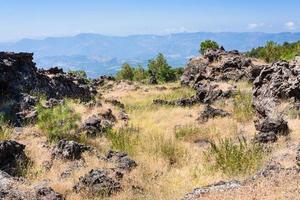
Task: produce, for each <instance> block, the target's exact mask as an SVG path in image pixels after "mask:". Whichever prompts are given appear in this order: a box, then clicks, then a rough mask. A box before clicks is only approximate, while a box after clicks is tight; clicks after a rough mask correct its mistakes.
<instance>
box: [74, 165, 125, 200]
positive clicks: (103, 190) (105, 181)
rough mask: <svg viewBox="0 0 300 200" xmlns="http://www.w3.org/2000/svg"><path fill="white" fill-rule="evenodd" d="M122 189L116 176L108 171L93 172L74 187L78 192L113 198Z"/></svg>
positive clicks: (95, 170) (98, 170) (94, 170)
mask: <svg viewBox="0 0 300 200" xmlns="http://www.w3.org/2000/svg"><path fill="white" fill-rule="evenodd" d="M117 176H118V175H117ZM121 189H122V187H121V183H120V182H119V181H118V178H117V177H116V174H113V173H112V172H111V171H110V170H107V169H93V170H91V171H90V172H89V173H88V174H86V175H85V176H83V177H81V178H80V180H79V182H78V183H77V184H76V185H75V186H74V190H75V191H76V192H88V193H90V194H94V195H100V196H111V195H112V194H114V193H116V192H118V191H120V190H121Z"/></svg>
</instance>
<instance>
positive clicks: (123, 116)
mask: <svg viewBox="0 0 300 200" xmlns="http://www.w3.org/2000/svg"><path fill="white" fill-rule="evenodd" d="M118 119H119V120H123V121H125V122H127V121H129V115H128V114H127V113H126V112H125V110H121V111H120V112H119V114H118Z"/></svg>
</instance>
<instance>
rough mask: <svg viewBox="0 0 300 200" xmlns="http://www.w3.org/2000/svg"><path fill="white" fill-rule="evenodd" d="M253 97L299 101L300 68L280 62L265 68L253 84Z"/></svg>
mask: <svg viewBox="0 0 300 200" xmlns="http://www.w3.org/2000/svg"><path fill="white" fill-rule="evenodd" d="M253 84H254V91H253V96H254V97H256V98H257V97H260V96H263V97H269V98H275V99H290V98H294V99H295V100H300V66H298V65H295V64H291V63H288V62H286V61H280V62H276V63H273V64H272V65H270V66H266V67H264V68H263V70H262V71H261V73H260V75H259V76H258V77H257V78H256V79H255V81H254V82H253Z"/></svg>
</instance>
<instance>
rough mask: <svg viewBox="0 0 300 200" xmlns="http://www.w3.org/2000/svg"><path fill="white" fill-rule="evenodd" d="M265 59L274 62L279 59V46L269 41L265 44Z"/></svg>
mask: <svg viewBox="0 0 300 200" xmlns="http://www.w3.org/2000/svg"><path fill="white" fill-rule="evenodd" d="M265 54H266V55H265V60H266V61H267V62H274V61H277V60H279V59H280V48H279V46H278V45H277V44H276V43H275V42H273V41H269V42H267V44H266V52H265Z"/></svg>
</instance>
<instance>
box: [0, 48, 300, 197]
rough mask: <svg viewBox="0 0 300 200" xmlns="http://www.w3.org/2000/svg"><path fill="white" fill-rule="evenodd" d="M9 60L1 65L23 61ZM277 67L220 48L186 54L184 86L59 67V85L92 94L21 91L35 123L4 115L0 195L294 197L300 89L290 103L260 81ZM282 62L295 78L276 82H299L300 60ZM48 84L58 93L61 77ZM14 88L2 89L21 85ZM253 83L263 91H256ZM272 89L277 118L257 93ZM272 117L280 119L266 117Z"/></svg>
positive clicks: (299, 137) (271, 79) (4, 102)
mask: <svg viewBox="0 0 300 200" xmlns="http://www.w3.org/2000/svg"><path fill="white" fill-rule="evenodd" d="M211 55H213V59H210V58H211ZM5 60H7V59H6V58H3V59H2V60H1V62H2V63H1V62H0V63H1V65H0V70H3V69H7V68H8V67H9V66H18V68H17V69H22V70H20V71H21V72H23V70H24V69H27V68H28V66H27V65H23V64H22V63H21V64H19V62H16V63H15V64H11V65H8V64H7V61H5ZM29 60H30V59H29ZM246 61H247V62H246ZM17 64H18V65H17ZM274 65H275V66H274ZM274 65H271V66H269V65H268V64H266V63H263V62H262V61H259V60H253V61H252V60H251V59H249V58H245V57H244V55H242V54H239V53H238V52H226V51H224V50H218V51H216V52H209V54H206V55H205V57H203V58H198V59H193V60H191V63H189V64H188V67H187V68H186V71H185V75H184V77H183V82H184V84H180V83H168V84H163V85H144V84H141V83H136V82H130V81H115V80H114V79H113V78H112V77H106V76H103V77H99V78H98V79H95V80H92V81H84V82H82V81H80V79H79V78H78V77H71V76H70V75H68V74H65V73H63V72H59V73H58V74H59V76H60V77H61V79H60V81H62V83H64V80H65V79H67V80H70V84H72V86H74V87H77V86H78V85H79V87H83V88H88V89H87V90H86V91H89V93H88V94H89V95H88V96H89V97H90V98H88V99H80V98H77V97H80V95H79V94H78V91H77V90H68V91H71V93H70V95H64V93H63V92H59V93H56V94H61V95H56V96H49V97H47V96H45V95H41V96H39V95H36V94H34V93H31V91H30V90H26V92H27V93H29V94H30V96H32V97H34V98H36V102H35V103H34V104H32V106H31V107H30V110H31V111H32V112H36V116H35V120H34V121H26V123H25V122H24V123H21V124H20V125H22V126H18V127H13V125H15V124H14V123H11V124H6V123H2V122H1V129H0V133H1V134H0V136H1V141H0V153H1V154H0V161H1V162H0V171H1V174H0V198H2V199H55V200H56V199H67V200H69V199H72V200H73V199H74V200H79V199H149V200H150V199H172V200H173V199H298V198H299V195H300V188H299V186H298V182H299V181H298V180H299V167H298V164H299V163H298V162H300V155H298V154H299V152H300V151H299V150H298V148H299V147H298V145H299V140H300V124H299V116H300V114H299V104H298V103H297V98H298V97H299V96H298V95H299V94H298V93H297V92H291V93H289V94H291V95H292V96H289V97H295V98H294V100H293V101H292V100H290V99H287V98H284V97H283V96H277V95H273V93H272V92H270V93H268V92H267V91H269V90H268V89H264V88H265V87H266V88H269V87H270V86H269V85H275V86H277V84H276V80H278V76H280V74H281V73H280V72H278V71H277V70H274V71H275V72H276V73H275V75H274V76H273V75H270V76H269V78H268V79H264V80H268V81H260V80H262V77H263V76H264V74H265V71H268V72H270V71H271V72H270V73H271V74H273V73H272V70H269V68H271V69H273V68H275V69H277V66H278V65H279V64H277V65H276V64H274ZM190 66H192V67H190ZM285 66H286V68H287V70H286V71H287V72H288V73H289V69H294V70H292V71H293V72H292V74H293V75H294V76H295V77H294V76H289V77H291V79H292V81H288V79H286V78H283V79H282V80H280V81H279V83H281V84H282V85H284V86H285V87H284V91H286V90H285V88H294V86H295V85H296V87H298V86H297V81H298V79H299V77H298V74H297V73H296V72H297V70H296V69H298V66H299V63H287V64H285ZM291 66H292V67H291ZM211 68H214V69H211ZM252 69H255V70H256V72H255V73H251V72H252ZM190 70H192V72H191V71H190ZM25 71H26V70H25ZM34 71H35V70H34ZM235 71H237V72H238V73H234V72H235ZM257 71H258V72H257ZM13 72H15V71H13ZM211 72H213V73H211ZM34 73H42V74H43V73H44V72H36V71H35V72H34ZM49 73H50V72H49ZM49 73H48V75H47V77H48V78H49V80H50V81H51V80H53V79H55V78H53V73H50V75H49ZM51 74H52V75H51ZM211 74H214V75H213V76H211ZM236 74H239V76H238V77H237V76H232V75H236ZM251 74H252V75H251ZM254 74H255V75H254ZM250 75H251V76H250ZM191 76H193V77H191ZM54 77H57V76H54ZM195 77H198V78H195ZM222 77H223V78H222ZM224 77H225V78H224ZM5 78H6V76H5V74H2V76H0V81H1V80H6V79H5ZM3 82H5V83H7V82H6V81H3ZM253 82H254V84H253ZM56 83H57V84H53V85H52V90H54V91H55V90H57V87H58V88H61V87H62V85H64V84H59V83H60V82H59V81H58V82H56ZM257 83H259V85H258V84H257ZM265 84H267V85H265ZM6 85H7V84H6ZM16 86H17V85H14V87H16ZM36 87H38V86H36ZM10 88H11V87H2V92H3V93H5V94H11V93H10V92H11V91H17V92H18V90H11V89H10ZM276 88H277V89H278V91H280V90H281V89H282V87H276ZM17 89H19V88H18V87H17ZM23 91H25V90H21V91H20V93H23ZM253 91H259V95H258V96H254V97H255V98H254V100H253ZM293 91H297V90H293ZM254 94H255V93H254ZM257 94H258V93H257ZM276 94H278V93H276ZM67 97H68V98H67ZM74 97H76V98H74ZM270 98H271V99H272V101H271V102H273V103H274V105H275V106H273V104H271V103H270V104H263V105H264V106H263V108H265V110H267V111H268V109H269V110H270V112H267V113H268V114H269V113H274V115H271V114H270V115H261V112H260V111H261V109H260V107H259V106H258V105H260V104H255V102H257V100H261V101H263V102H268V101H267V100H268V99H270ZM12 100H13V101H14V102H15V103H16V104H14V105H19V103H20V102H22V98H21V99H19V98H15V96H14V95H8V96H7V98H5V99H4V98H3V99H1V103H2V104H1V106H2V108H3V106H4V105H7V103H8V102H10V101H12ZM18 108H20V109H21V110H20V109H19V110H17V112H22V111H23V110H22V107H18ZM9 113H11V112H9ZM277 114H278V115H277ZM13 116H14V115H13ZM274 116H278V117H280V119H282V121H280V122H284V123H277V121H276V120H275V122H276V123H274V120H273V121H272V120H265V118H268V117H269V118H270V117H274ZM271 119H274V118H271ZM275 119H278V118H275ZM254 121H255V123H254ZM257 121H264V123H263V126H262V125H261V126H257ZM259 124H260V123H259ZM282 124H285V125H286V126H287V127H288V131H286V130H284V131H282V130H283V129H282V127H283V126H282ZM286 126H284V127H286ZM261 127H264V128H263V129H262V128H261ZM265 127H267V128H265ZM269 129H270V130H271V131H269ZM278 129H279V130H281V131H276V130H278ZM266 130H268V131H266ZM274 130H275V132H274ZM274 135H275V136H274ZM273 136H274V137H276V140H275V139H274V140H271V139H272V138H274V137H273ZM270 138H271V139H270ZM12 141H15V142H16V143H15V142H12ZM4 153H6V154H4ZM8 158H9V159H8ZM297 159H298V161H297ZM4 161H5V162H4ZM25 161H26V162H25ZM8 169H10V170H8ZM13 169H17V170H13ZM13 172H16V173H13Z"/></svg>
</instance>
